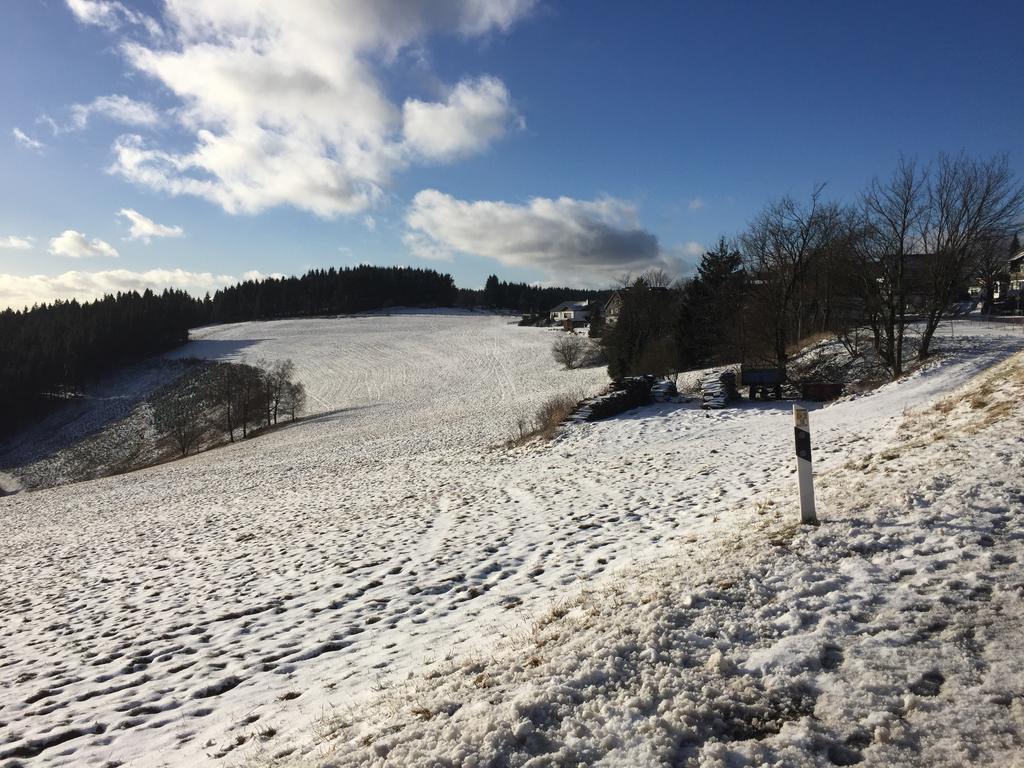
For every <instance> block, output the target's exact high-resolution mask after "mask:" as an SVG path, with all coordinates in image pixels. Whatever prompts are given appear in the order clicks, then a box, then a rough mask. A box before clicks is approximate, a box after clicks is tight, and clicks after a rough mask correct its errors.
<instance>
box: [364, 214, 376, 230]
mask: <svg viewBox="0 0 1024 768" xmlns="http://www.w3.org/2000/svg"><path fill="white" fill-rule="evenodd" d="M363 226H364V227H366V228H367V229H368V230H369V231H370V232H376V231H377V220H376V219H375V218H373V216H369V215H367V216H363Z"/></svg>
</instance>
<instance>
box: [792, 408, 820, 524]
mask: <svg viewBox="0 0 1024 768" xmlns="http://www.w3.org/2000/svg"><path fill="white" fill-rule="evenodd" d="M793 432H794V434H795V435H796V473H797V478H798V480H799V483H800V522H801V523H817V522H818V516H817V515H816V514H815V512H814V481H813V480H812V478H811V423H810V419H808V417H807V409H806V408H801V407H800V406H799V405H794V406H793Z"/></svg>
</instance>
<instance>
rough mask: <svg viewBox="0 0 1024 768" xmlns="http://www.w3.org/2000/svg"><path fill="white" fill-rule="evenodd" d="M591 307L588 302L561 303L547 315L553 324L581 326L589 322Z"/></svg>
mask: <svg viewBox="0 0 1024 768" xmlns="http://www.w3.org/2000/svg"><path fill="white" fill-rule="evenodd" d="M590 312H591V306H590V302H589V301H563V302H562V303H561V304H559V305H558V306H557V307H555V308H554V309H552V310H551V311H550V312H549V313H548V317H550V318H551V321H552V322H554V323H560V324H561V323H565V322H570V323H572V324H573V325H582V324H583V323H586V322H587V321H588V320H590Z"/></svg>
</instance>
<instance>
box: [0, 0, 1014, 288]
mask: <svg viewBox="0 0 1024 768" xmlns="http://www.w3.org/2000/svg"><path fill="white" fill-rule="evenodd" d="M4 12H5V14H4V15H5V19H4V24H3V25H0V97H2V101H0V168H3V171H4V172H3V173H2V174H0V306H5V305H12V306H23V305H25V304H28V303H32V302H34V301H43V300H50V299H53V298H58V297H68V296H72V295H74V296H79V297H82V298H86V297H90V296H93V295H96V294H99V293H102V292H104V291H111V290H123V289H129V288H142V287H145V286H154V287H159V286H162V285H177V286H181V287H184V288H187V289H189V290H192V291H195V292H199V293H202V292H205V291H207V290H212V289H215V288H216V287H218V286H220V285H222V284H224V283H225V282H229V281H232V280H234V279H239V278H242V277H244V276H251V275H259V274H276V273H285V274H288V273H300V272H302V271H305V270H306V269H309V268H311V267H315V266H328V265H332V264H333V265H339V266H340V265H347V264H357V263H374V264H415V265H429V266H433V267H436V268H438V269H441V270H442V271H448V272H451V273H452V274H453V275H454V276H455V279H456V282H457V283H458V284H459V285H462V286H466V287H479V286H481V285H482V284H483V282H484V279H485V278H486V276H487V275H488V274H490V273H492V272H496V273H497V274H499V275H501V276H502V277H505V278H508V279H514V280H526V281H530V282H541V283H571V284H577V285H593V286H604V285H608V284H611V283H612V282H613V281H614V279H615V278H616V277H618V276H620V275H622V274H624V273H627V272H633V273H635V272H638V271H640V270H642V269H644V268H646V267H649V266H653V265H658V266H664V267H666V268H668V269H669V270H672V271H677V272H679V271H685V270H686V269H687V268H689V267H690V266H691V265H692V264H693V262H694V260H695V258H696V257H697V256H698V255H699V253H700V251H701V248H702V246H704V245H706V244H710V243H713V242H714V241H715V240H716V239H717V238H718V236H719V235H722V234H725V235H730V234H734V233H736V232H737V231H739V230H740V229H742V227H743V225H744V223H745V222H746V221H747V220H748V219H749V218H750V216H751V215H752V214H753V213H754V212H755V211H756V210H757V209H758V208H759V207H760V206H761V205H763V204H764V203H765V202H766V201H767V200H768V199H770V198H771V197H774V196H778V195H781V194H787V193H789V194H795V195H805V194H807V193H809V191H810V190H811V188H812V187H813V185H814V184H815V183H816V182H827V183H828V187H827V190H828V191H829V193H831V194H832V195H833V196H835V197H839V198H849V197H851V196H852V195H853V194H855V192H856V190H857V189H859V188H860V187H861V186H863V184H865V183H866V182H867V181H869V180H870V178H871V177H872V175H874V174H876V173H877V174H884V173H886V172H888V170H889V169H891V168H892V166H893V165H894V163H895V161H896V159H897V158H898V156H899V154H900V153H901V152H902V153H906V154H911V155H918V156H921V157H924V158H927V157H931V156H933V155H934V154H935V153H937V152H939V151H943V150H945V151H953V152H956V151H959V150H961V149H964V150H966V151H968V152H970V153H973V154H985V155H987V154H991V153H994V152H1008V153H1010V159H1011V163H1012V164H1013V166H1014V167H1015V168H1016V169H1017V170H1018V171H1021V170H1024V99H1022V98H1021V97H1022V94H1024V88H1022V86H1024V34H1022V32H1021V30H1022V29H1024V6H1021V4H1020V3H1019V2H1018V1H1017V0H1014V1H1012V2H1011V1H1009V0H1006V1H1001V0H993V2H986V3H974V2H967V0H964V2H901V3H892V2H888V1H887V2H858V3H840V2H820V0H814V1H813V2H812V1H810V0H808V1H799V2H798V1H797V0H787V2H783V3H760V2H752V1H751V2H716V3H689V2H686V3H683V2H667V1H666V2H655V1H654V0H652V1H651V2H644V3H620V2H591V1H590V0H558V1H557V2H556V0H290V2H287V3H284V2H280V0H244V1H243V0H139V1H138V2H129V0H122V1H121V2H117V1H115V0H5V1H4Z"/></svg>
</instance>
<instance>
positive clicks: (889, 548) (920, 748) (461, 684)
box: [306, 353, 1024, 766]
mask: <svg viewBox="0 0 1024 768" xmlns="http://www.w3.org/2000/svg"><path fill="white" fill-rule="evenodd" d="M818 489H819V506H820V510H821V515H822V519H823V524H822V525H821V526H820V527H817V528H801V527H799V526H795V525H793V524H792V523H790V522H789V521H791V520H793V519H794V518H795V515H796V513H795V511H794V510H793V509H792V507H791V506H790V505H789V503H788V499H787V501H786V502H781V501H780V502H777V503H773V502H775V500H774V499H772V498H766V499H764V500H763V503H762V504H761V505H760V507H759V509H757V510H756V511H754V512H753V513H752V514H750V515H748V516H747V517H746V519H744V520H739V521H737V522H739V523H740V525H738V526H737V527H736V528H735V529H734V530H733V532H732V533H730V534H727V535H723V534H722V532H721V531H720V530H719V531H716V532H711V531H703V532H702V531H697V532H695V533H694V534H693V535H692V536H690V537H689V539H688V540H687V541H685V542H682V543H681V544H680V546H679V547H678V549H677V551H676V552H673V553H672V554H671V555H669V556H667V557H664V558H662V559H660V560H657V561H655V562H653V563H650V564H647V565H645V566H642V567H640V568H638V569H637V570H634V571H632V572H631V573H628V574H626V575H624V576H622V577H620V578H617V579H615V580H613V581H611V582H610V583H608V584H606V585H605V586H602V587H601V588H599V589H597V590H595V591H591V592H583V593H582V594H580V595H579V597H578V598H576V599H574V600H572V601H570V602H568V603H564V604H561V605H557V606H556V607H555V608H554V609H553V610H551V611H550V612H549V613H548V614H547V615H546V616H544V617H542V618H541V619H540V620H538V621H537V622H536V623H535V624H534V625H533V627H532V629H531V631H530V632H528V633H527V634H525V635H524V636H522V637H519V638H515V639H513V640H510V641H508V642H506V643H505V645H504V646H503V647H502V648H501V650H500V651H498V652H497V653H495V654H493V655H490V656H486V657H485V656H478V657H475V658H470V659H465V660H461V661H460V662H458V663H456V664H452V665H449V666H448V667H446V668H445V669H443V670H438V671H435V672H433V673H430V674H428V675H426V676H422V677H413V678H410V679H409V680H408V681H407V683H405V684H404V685H399V686H397V687H395V688H393V689H389V690H387V691H385V692H384V693H383V694H382V695H381V698H380V700H379V702H378V703H377V705H376V706H375V707H374V708H366V707H361V708H360V710H359V711H358V712H344V711H339V712H337V713H335V715H334V716H333V717H330V718H328V719H327V720H326V721H325V722H324V724H323V725H322V727H321V728H320V729H319V730H320V733H321V734H322V741H321V743H320V745H319V753H320V758H319V760H318V761H316V762H318V763H319V764H322V765H324V766H326V765H338V766H348V765H394V766H408V765H464V766H477V765H479V766H483V765H514V766H541V765H544V766H553V765H577V764H584V765H608V766H611V765H622V766H633V765H662V764H664V765H700V766H727V765H729V766H733V765H780V766H783V765H784V766H800V765H852V764H858V763H860V764H864V765H928V766H945V765H948V766H959V765H966V764H970V765H982V764H992V765H996V764H998V765H1011V766H1019V765H1024V665H1022V664H1021V659H1022V658H1024V632H1022V629H1021V627H1022V622H1024V526H1022V522H1024V520H1022V510H1024V353H1019V354H1017V355H1015V356H1014V357H1012V358H1010V360H1008V361H1006V362H1004V363H1002V364H1000V365H998V366H996V367H995V368H993V369H991V370H990V371H988V372H986V373H983V374H982V375H981V376H980V377H979V378H978V379H976V380H974V381H972V382H970V383H969V384H967V385H966V386H964V387H962V388H961V389H959V390H958V391H956V392H955V393H953V394H952V395H951V396H948V397H946V398H944V399H942V400H940V401H939V402H938V403H936V404H929V405H928V406H926V407H925V408H924V409H923V410H910V411H908V412H907V413H906V414H905V416H904V418H903V419H902V424H901V425H900V427H899V429H898V431H897V433H896V435H895V439H894V440H893V441H892V442H890V444H889V445H884V444H879V445H877V446H873V449H872V450H871V451H869V452H868V453H866V454H862V455H858V456H857V457H856V458H851V459H850V460H848V461H846V462H845V463H843V464H841V465H836V466H833V467H832V468H831V469H830V471H827V472H825V473H823V474H822V475H819V477H818ZM306 762H307V764H308V763H309V762H310V760H309V759H308V758H307V761H306Z"/></svg>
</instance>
